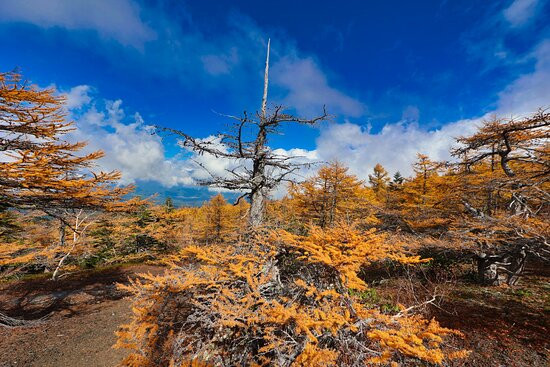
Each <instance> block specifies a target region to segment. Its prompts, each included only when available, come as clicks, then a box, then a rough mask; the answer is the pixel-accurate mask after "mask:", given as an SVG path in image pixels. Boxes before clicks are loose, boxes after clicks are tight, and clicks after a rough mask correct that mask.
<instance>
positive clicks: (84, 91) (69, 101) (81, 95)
mask: <svg viewBox="0 0 550 367" xmlns="http://www.w3.org/2000/svg"><path fill="white" fill-rule="evenodd" d="M90 90H91V88H90V86H88V85H79V86H76V87H74V88H71V90H70V91H69V92H67V93H65V98H66V100H65V107H66V108H67V109H68V110H77V109H79V108H81V107H82V106H84V105H86V104H89V103H90V102H91V101H92V98H91V97H90V95H89V93H90Z"/></svg>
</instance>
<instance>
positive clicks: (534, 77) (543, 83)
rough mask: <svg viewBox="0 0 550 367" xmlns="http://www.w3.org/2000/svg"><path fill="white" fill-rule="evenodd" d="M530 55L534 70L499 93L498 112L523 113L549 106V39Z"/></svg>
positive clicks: (507, 113)
mask: <svg viewBox="0 0 550 367" xmlns="http://www.w3.org/2000/svg"><path fill="white" fill-rule="evenodd" d="M530 57H532V58H534V59H535V66H534V70H533V71H532V72H531V73H528V74H524V75H521V76H520V77H519V78H517V79H516V80H515V81H514V82H512V83H511V84H510V85H508V86H507V87H506V88H505V89H504V90H503V91H502V92H501V93H499V102H498V111H497V112H498V113H499V114H505V115H510V114H518V113H520V114H524V113H529V112H534V111H536V109H538V108H540V107H543V108H548V107H550V40H545V41H543V42H542V43H541V44H539V45H538V46H537V47H536V48H535V50H534V52H532V53H531V55H530Z"/></svg>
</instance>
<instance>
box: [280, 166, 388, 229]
mask: <svg viewBox="0 0 550 367" xmlns="http://www.w3.org/2000/svg"><path fill="white" fill-rule="evenodd" d="M289 196H290V205H291V210H293V212H294V213H295V214H296V215H298V216H299V217H300V218H301V220H302V222H304V223H310V222H311V223H313V224H316V225H318V226H320V227H322V228H325V227H329V226H331V225H333V224H334V223H336V222H337V221H339V220H347V221H349V222H354V221H357V220H361V221H364V222H369V221H372V220H373V217H372V210H370V209H371V208H372V205H373V204H376V203H377V198H376V195H375V193H374V192H373V190H372V189H371V188H369V187H366V186H365V184H364V182H362V181H361V180H359V179H358V178H357V176H355V175H353V174H350V173H348V168H347V167H345V166H344V165H342V164H341V163H338V162H333V163H330V164H329V165H326V166H323V167H321V168H320V169H319V171H318V173H317V174H316V175H315V176H313V177H311V178H310V179H307V180H305V181H304V182H302V183H299V184H291V185H290V187H289Z"/></svg>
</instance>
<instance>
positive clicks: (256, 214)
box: [248, 190, 265, 227]
mask: <svg viewBox="0 0 550 367" xmlns="http://www.w3.org/2000/svg"><path fill="white" fill-rule="evenodd" d="M264 210H265V193H263V192H262V190H258V191H255V192H253V193H252V197H251V199H250V212H249V219H248V223H249V224H250V226H251V227H258V226H259V225H261V224H262V223H263V221H264Z"/></svg>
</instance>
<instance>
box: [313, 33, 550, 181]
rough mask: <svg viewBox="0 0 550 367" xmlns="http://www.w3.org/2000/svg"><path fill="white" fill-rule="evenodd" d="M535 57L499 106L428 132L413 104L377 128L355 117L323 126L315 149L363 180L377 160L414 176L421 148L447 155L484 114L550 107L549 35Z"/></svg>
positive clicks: (503, 93) (440, 156) (517, 113)
mask: <svg viewBox="0 0 550 367" xmlns="http://www.w3.org/2000/svg"><path fill="white" fill-rule="evenodd" d="M531 57H533V58H534V60H535V66H534V70H533V71H532V72H531V73H528V74H524V75H521V76H519V77H518V78H517V79H516V80H515V81H513V82H512V83H511V84H510V85H508V86H507V87H506V88H505V89H504V90H502V91H501V93H499V95H498V96H499V100H498V103H497V108H496V109H495V110H494V111H492V112H490V113H487V114H485V115H484V116H480V117H477V118H472V119H465V120H460V121H456V122H452V123H448V124H446V125H444V126H442V127H441V128H439V129H437V130H433V131H427V130H425V129H423V128H422V127H421V126H419V125H418V124H417V123H416V119H417V118H418V116H419V111H418V109H415V108H413V107H411V108H406V109H405V111H404V112H403V118H402V121H399V122H397V123H389V124H387V125H385V126H384V127H383V128H382V130H381V131H380V132H377V133H372V132H371V131H370V129H368V128H367V129H365V128H363V127H361V126H360V125H358V124H355V123H351V122H347V123H345V124H331V125H327V127H325V128H323V129H322V130H321V135H320V136H319V138H318V139H317V148H316V154H317V155H318V157H319V158H321V159H323V160H332V159H337V160H339V161H341V162H343V163H344V164H346V165H348V166H349V167H350V169H351V171H352V172H354V173H355V174H357V175H358V176H359V177H361V178H363V179H366V178H367V177H368V174H369V173H370V172H372V169H373V167H374V165H376V163H381V164H382V165H383V166H385V167H386V169H388V171H390V172H392V173H394V172H396V171H400V172H401V173H402V174H403V175H409V174H410V173H411V172H412V170H411V164H412V163H413V161H414V160H415V158H416V153H423V154H427V155H428V156H430V157H431V158H432V159H434V160H448V159H450V158H451V157H450V154H449V149H450V148H451V146H452V145H453V144H454V142H455V138H456V137H458V136H463V135H468V134H471V133H473V132H474V131H475V129H476V126H477V125H478V124H479V123H481V122H482V121H483V120H484V119H488V118H490V117H491V116H492V115H497V116H505V117H506V116H511V115H514V116H522V115H526V114H530V113H533V112H535V111H536V110H537V109H538V108H541V107H542V108H548V107H550V40H546V41H543V42H542V43H541V44H539V45H538V46H537V47H536V48H535V50H534V51H533V52H532V54H531ZM411 121H412V123H411Z"/></svg>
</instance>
